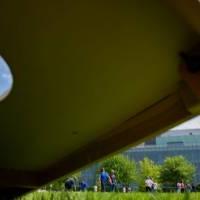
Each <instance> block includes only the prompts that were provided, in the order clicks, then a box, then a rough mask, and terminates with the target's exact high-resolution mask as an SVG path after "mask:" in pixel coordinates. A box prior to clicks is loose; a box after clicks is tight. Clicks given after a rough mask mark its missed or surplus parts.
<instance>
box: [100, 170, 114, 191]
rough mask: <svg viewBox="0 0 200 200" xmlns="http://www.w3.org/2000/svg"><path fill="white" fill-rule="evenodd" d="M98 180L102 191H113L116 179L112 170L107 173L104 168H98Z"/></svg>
mask: <svg viewBox="0 0 200 200" xmlns="http://www.w3.org/2000/svg"><path fill="white" fill-rule="evenodd" d="M99 181H100V184H101V191H102V192H106V190H110V191H112V192H114V191H115V190H116V185H117V180H116V175H115V172H114V170H111V172H110V174H109V173H108V172H106V171H105V169H104V168H102V169H101V170H100V175H99Z"/></svg>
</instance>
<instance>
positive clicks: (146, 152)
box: [82, 129, 200, 185]
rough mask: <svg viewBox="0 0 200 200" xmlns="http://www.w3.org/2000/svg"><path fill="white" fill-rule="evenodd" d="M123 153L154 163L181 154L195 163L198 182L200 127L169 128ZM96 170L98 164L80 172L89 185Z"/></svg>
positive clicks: (131, 157) (160, 162)
mask: <svg viewBox="0 0 200 200" xmlns="http://www.w3.org/2000/svg"><path fill="white" fill-rule="evenodd" d="M123 154H124V155H125V156H127V157H128V158H129V159H131V160H135V161H136V162H139V161H140V160H143V159H144V158H145V157H148V158H149V159H151V160H153V161H154V162H155V163H156V164H162V163H163V161H164V160H165V158H166V157H169V156H178V155H182V156H184V157H185V158H186V159H187V160H188V161H189V162H191V163H192V164H194V165H195V167H196V175H195V177H194V180H193V181H194V183H196V184H197V183H200V129H187V130H186V129H185V130H169V131H167V132H165V133H163V134H162V135H161V136H158V137H155V138H153V139H151V140H149V141H147V142H145V143H143V144H141V145H139V146H137V147H133V148H130V149H128V150H127V151H125V152H123ZM97 171H98V164H95V165H93V166H91V167H90V168H88V169H86V170H84V171H83V172H82V175H83V176H84V177H85V179H86V180H87V181H88V183H89V184H90V185H93V184H95V181H96V178H97V177H96V176H94V174H95V173H96V172H97ZM96 174H97V173H96Z"/></svg>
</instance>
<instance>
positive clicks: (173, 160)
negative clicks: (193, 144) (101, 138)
mask: <svg viewBox="0 0 200 200" xmlns="http://www.w3.org/2000/svg"><path fill="white" fill-rule="evenodd" d="M100 166H101V167H104V168H105V169H106V170H107V171H108V172H109V171H110V170H112V169H113V170H114V171H115V173H116V177H117V180H118V183H121V184H124V185H130V184H133V183H135V184H136V185H137V186H138V188H139V190H140V191H144V190H145V184H144V181H145V179H146V178H147V177H151V178H152V179H153V180H154V181H155V182H157V183H158V184H159V185H160V186H161V187H168V188H175V187H176V184H177V182H178V181H181V180H183V181H184V182H185V183H191V182H192V180H193V178H194V175H195V171H196V169H195V166H194V165H193V164H191V163H190V162H189V161H188V160H187V159H186V158H184V157H183V156H173V157H166V159H165V160H164V162H163V163H162V164H160V165H159V164H156V163H155V162H154V161H152V160H150V159H149V158H147V157H146V158H144V159H143V160H141V161H139V162H137V163H136V162H135V161H134V160H129V159H128V158H127V157H125V156H124V155H122V154H119V155H116V156H113V157H110V158H108V159H107V160H105V161H103V162H102V163H101V165H100Z"/></svg>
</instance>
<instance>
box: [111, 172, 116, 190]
mask: <svg viewBox="0 0 200 200" xmlns="http://www.w3.org/2000/svg"><path fill="white" fill-rule="evenodd" d="M110 180H111V188H110V189H111V191H112V192H114V191H115V190H116V186H117V180H116V175H115V171H114V170H113V169H112V170H111V173H110Z"/></svg>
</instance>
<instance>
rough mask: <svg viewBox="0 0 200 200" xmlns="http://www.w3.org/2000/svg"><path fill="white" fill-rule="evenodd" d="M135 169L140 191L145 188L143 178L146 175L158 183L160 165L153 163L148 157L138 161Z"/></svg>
mask: <svg viewBox="0 0 200 200" xmlns="http://www.w3.org/2000/svg"><path fill="white" fill-rule="evenodd" d="M137 170H138V173H137V174H138V176H137V184H138V186H139V189H140V190H141V191H144V190H145V179H146V178H147V177H151V178H152V179H153V181H154V182H157V183H158V181H159V177H160V166H159V165H157V164H155V163H154V162H153V161H152V160H150V159H149V158H144V159H143V160H141V161H139V163H138V169H137Z"/></svg>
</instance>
